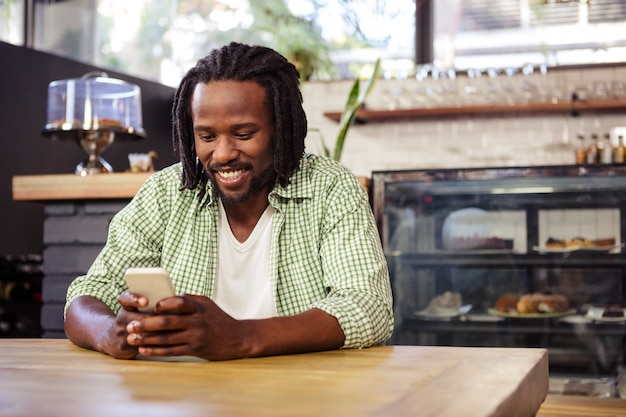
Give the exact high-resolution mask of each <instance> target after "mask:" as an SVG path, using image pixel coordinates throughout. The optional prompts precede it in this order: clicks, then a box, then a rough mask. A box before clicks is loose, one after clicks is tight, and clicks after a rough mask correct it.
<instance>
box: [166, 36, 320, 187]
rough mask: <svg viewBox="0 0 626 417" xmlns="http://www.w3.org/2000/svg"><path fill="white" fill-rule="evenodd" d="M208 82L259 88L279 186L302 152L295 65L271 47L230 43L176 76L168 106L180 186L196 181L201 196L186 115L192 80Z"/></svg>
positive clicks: (303, 126) (203, 178)
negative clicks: (268, 113)
mask: <svg viewBox="0 0 626 417" xmlns="http://www.w3.org/2000/svg"><path fill="white" fill-rule="evenodd" d="M211 81H254V82H256V83H258V84H260V85H261V86H262V87H263V88H264V89H265V94H266V98H267V102H268V103H267V104H268V105H269V106H270V111H271V113H272V114H273V123H274V138H273V141H274V143H273V147H274V171H275V172H276V176H277V180H278V181H279V183H280V184H281V185H282V186H283V187H285V186H287V184H288V183H289V177H290V176H291V175H292V174H293V173H294V172H295V171H296V170H297V169H298V166H299V162H300V159H301V158H302V155H303V154H304V138H305V136H306V133H307V120H306V115H305V113H304V109H303V108H302V93H301V92H300V80H299V75H298V71H297V69H296V67H295V66H294V65H293V64H291V63H290V62H288V61H287V60H286V59H285V58H284V57H283V56H282V55H280V54H279V53H278V52H276V51H274V50H273V49H270V48H266V47H263V46H250V45H244V44H241V43H236V42H231V43H230V44H229V45H226V46H224V47H222V48H220V49H215V50H213V51H211V52H210V53H209V55H208V56H206V57H205V58H203V59H201V60H199V61H198V63H197V64H196V66H195V67H193V68H192V69H190V70H189V71H188V72H187V74H186V75H185V76H184V78H183V79H182V81H181V83H180V86H179V87H178V90H177V91H176V95H175V96H174V105H173V107H172V134H173V142H174V150H175V152H176V153H177V155H178V156H179V157H180V160H181V163H182V166H183V175H182V183H183V188H188V189H195V188H196V187H198V185H200V186H201V187H202V191H201V192H202V194H204V189H205V187H206V184H207V181H208V175H207V174H206V173H205V172H204V168H203V166H202V164H201V163H200V162H199V161H197V159H196V150H195V144H194V135H193V123H192V119H191V96H192V94H193V91H194V88H195V86H196V85H197V84H198V83H208V82H211Z"/></svg>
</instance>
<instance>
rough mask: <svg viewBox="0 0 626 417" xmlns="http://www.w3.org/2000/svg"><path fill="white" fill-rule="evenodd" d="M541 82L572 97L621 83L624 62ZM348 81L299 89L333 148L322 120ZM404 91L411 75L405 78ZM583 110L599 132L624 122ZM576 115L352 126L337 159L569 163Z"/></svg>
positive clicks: (335, 107) (362, 165)
mask: <svg viewBox="0 0 626 417" xmlns="http://www.w3.org/2000/svg"><path fill="white" fill-rule="evenodd" d="M546 77H547V78H546V81H542V83H544V84H550V83H556V82H559V83H562V84H563V85H564V86H565V87H564V89H565V90H566V91H567V92H568V93H567V94H571V92H572V91H574V89H576V88H577V87H578V86H580V85H585V86H591V85H592V84H593V82H594V81H596V80H603V81H608V82H610V81H612V80H624V81H626V66H619V67H608V68H601V69H587V70H567V71H565V70H560V71H554V72H551V73H550V72H549V73H548V75H547V76H546ZM351 85H352V82H350V81H338V82H324V83H319V82H309V83H305V84H303V86H302V92H303V95H304V107H305V110H306V112H307V117H308V120H309V127H310V128H311V129H319V131H320V132H321V133H322V135H323V137H324V138H325V140H326V141H327V143H329V144H330V145H332V144H333V143H334V138H335V136H336V134H337V123H335V122H333V121H332V120H329V119H327V118H325V117H324V115H323V113H324V112H328V111H340V110H341V109H342V108H343V105H344V102H345V100H346V97H347V94H348V91H349V89H350V87H351ZM397 85H398V81H394V80H379V82H378V83H377V84H376V86H375V88H374V91H373V92H372V96H371V97H370V100H369V103H368V105H369V106H370V107H372V108H376V107H378V108H380V107H381V106H383V105H384V95H385V91H386V90H388V89H389V88H390V87H395V86H397ZM401 86H404V87H406V89H407V90H411V89H414V87H415V86H416V81H415V80H406V81H402V84H401ZM595 117H596V116H594V115H590V114H583V115H582V116H581V118H580V119H583V120H586V121H589V122H591V123H595V124H596V127H597V129H598V130H599V131H600V132H608V131H610V129H611V128H612V127H615V126H626V114H615V113H613V114H601V113H598V114H597V120H594V118H595ZM578 123H579V120H575V119H573V118H571V117H570V116H568V115H560V114H557V115H547V116H538V115H534V116H519V115H510V116H497V117H458V118H446V119H441V120H425V121H400V122H386V123H370V124H365V125H354V126H353V127H352V129H351V130H350V132H349V134H348V138H347V140H346V145H345V148H344V154H343V158H342V163H344V164H345V165H346V166H347V167H348V168H350V169H351V170H352V171H353V172H354V173H355V174H357V175H365V176H369V175H370V174H371V172H372V171H376V170H391V169H423V168H461V167H481V166H522V165H555V164H570V163H573V162H574V154H573V143H572V142H573V138H574V137H575V133H576V131H577V130H578ZM587 124H590V123H587ZM319 140H320V136H319V134H318V133H317V132H316V131H311V132H310V134H309V137H308V138H307V150H308V151H310V152H313V153H320V147H319Z"/></svg>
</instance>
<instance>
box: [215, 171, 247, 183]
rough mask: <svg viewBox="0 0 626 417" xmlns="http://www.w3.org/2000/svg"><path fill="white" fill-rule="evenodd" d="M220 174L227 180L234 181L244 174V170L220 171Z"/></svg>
mask: <svg viewBox="0 0 626 417" xmlns="http://www.w3.org/2000/svg"><path fill="white" fill-rule="evenodd" d="M218 174H219V176H220V177H222V178H224V179H226V180H232V179H235V178H237V177H238V176H240V175H241V174H243V169H240V170H237V171H219V172H218Z"/></svg>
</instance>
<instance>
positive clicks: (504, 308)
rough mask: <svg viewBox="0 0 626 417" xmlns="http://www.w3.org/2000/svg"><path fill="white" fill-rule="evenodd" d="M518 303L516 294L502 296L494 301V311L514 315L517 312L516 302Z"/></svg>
mask: <svg viewBox="0 0 626 417" xmlns="http://www.w3.org/2000/svg"><path fill="white" fill-rule="evenodd" d="M518 301H519V295H517V294H511V293H508V294H503V295H501V296H500V297H499V298H498V300H497V301H496V310H498V311H499V312H501V313H512V312H513V313H514V312H517V302H518Z"/></svg>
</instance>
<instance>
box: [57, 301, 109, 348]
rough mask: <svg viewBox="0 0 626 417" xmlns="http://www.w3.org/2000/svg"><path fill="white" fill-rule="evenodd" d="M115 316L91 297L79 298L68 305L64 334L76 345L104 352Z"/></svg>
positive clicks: (101, 303)
mask: <svg viewBox="0 0 626 417" xmlns="http://www.w3.org/2000/svg"><path fill="white" fill-rule="evenodd" d="M115 320H116V316H115V314H114V313H113V311H111V309H110V308H109V307H108V306H107V305H106V304H104V303H103V302H102V301H100V300H98V299H97V298H94V297H91V296H80V297H78V298H76V299H74V300H73V301H72V303H71V304H70V305H69V307H68V309H67V313H66V318H65V334H66V335H67V337H68V338H69V339H70V340H71V341H72V342H73V343H75V344H76V345H78V346H81V347H84V348H87V349H92V350H98V351H100V352H103V353H109V352H107V351H106V345H107V344H108V338H109V334H110V331H111V329H112V328H113V327H114V326H115Z"/></svg>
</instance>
